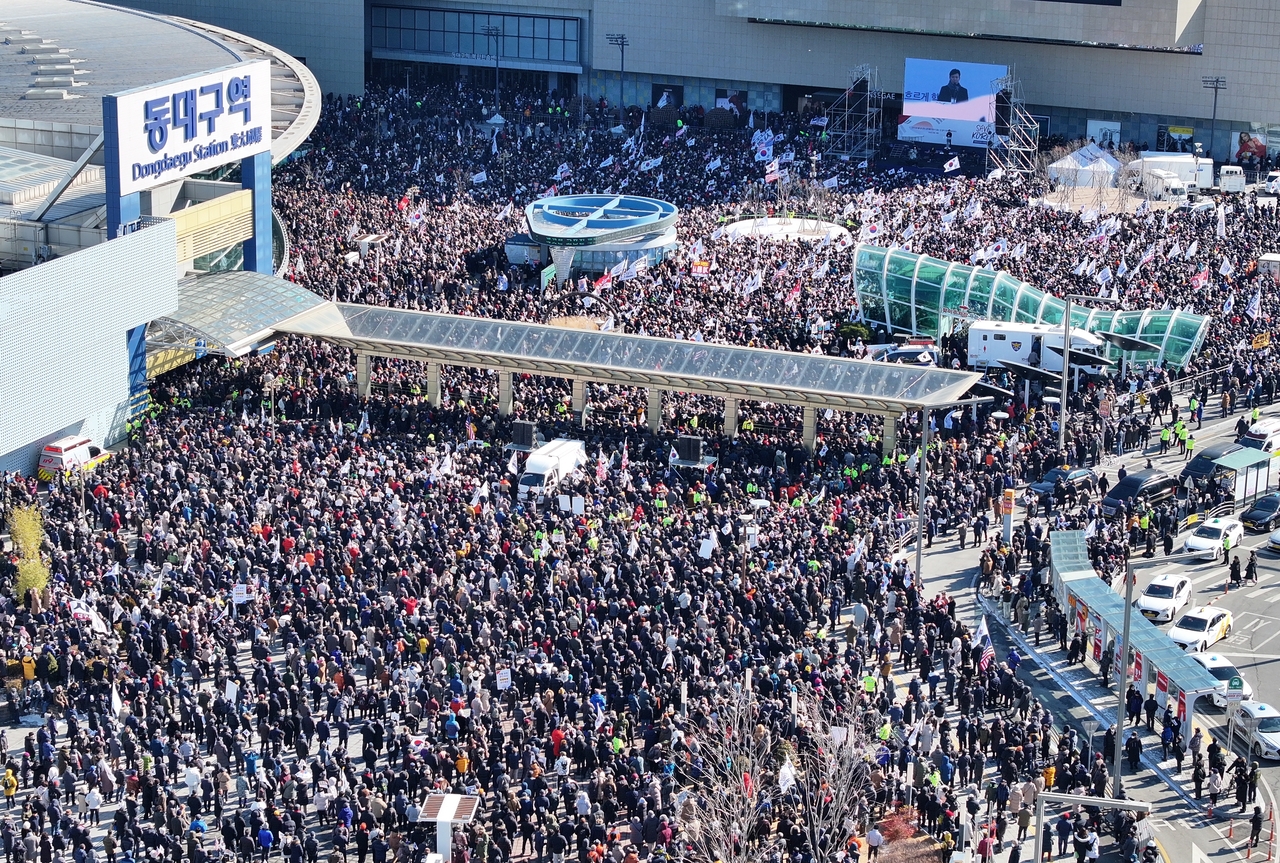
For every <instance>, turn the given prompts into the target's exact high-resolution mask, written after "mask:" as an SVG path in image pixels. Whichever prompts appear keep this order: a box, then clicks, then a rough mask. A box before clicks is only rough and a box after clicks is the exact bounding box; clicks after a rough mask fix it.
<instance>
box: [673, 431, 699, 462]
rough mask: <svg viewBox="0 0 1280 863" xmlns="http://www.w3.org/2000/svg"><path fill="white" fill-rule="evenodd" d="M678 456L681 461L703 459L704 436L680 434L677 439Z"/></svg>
mask: <svg viewBox="0 0 1280 863" xmlns="http://www.w3.org/2000/svg"><path fill="white" fill-rule="evenodd" d="M676 456H677V457H678V458H679V459H680V461H702V438H700V437H697V436H696V435H683V434H682V435H680V437H678V438H677V439H676Z"/></svg>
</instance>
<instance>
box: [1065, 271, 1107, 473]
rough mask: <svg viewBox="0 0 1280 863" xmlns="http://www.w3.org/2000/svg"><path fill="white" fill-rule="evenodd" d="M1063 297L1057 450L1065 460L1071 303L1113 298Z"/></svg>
mask: <svg viewBox="0 0 1280 863" xmlns="http://www.w3.org/2000/svg"><path fill="white" fill-rule="evenodd" d="M1063 299H1064V300H1066V303H1067V308H1066V312H1065V313H1064V314H1063V316H1062V402H1061V404H1059V406H1058V407H1059V411H1058V452H1059V453H1060V454H1061V455H1062V459H1063V461H1064V462H1065V461H1066V458H1067V393H1068V392H1069V390H1068V389H1067V381H1068V380H1069V376H1070V374H1071V303H1072V301H1075V300H1078V301H1081V302H1097V303H1109V302H1113V300H1110V299H1108V298H1106V297H1090V296H1086V295H1085V294H1067V295H1066V296H1064V297H1063Z"/></svg>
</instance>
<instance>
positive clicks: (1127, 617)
mask: <svg viewBox="0 0 1280 863" xmlns="http://www.w3.org/2000/svg"><path fill="white" fill-rule="evenodd" d="M1130 552H1132V549H1130ZM1200 555H1201V552H1186V553H1184V554H1171V555H1169V556H1167V557H1161V558H1151V559H1150V560H1140V561H1138V562H1137V563H1134V561H1133V555H1132V553H1130V556H1129V557H1128V559H1126V560H1125V562H1124V631H1123V633H1122V634H1121V636H1120V641H1119V642H1118V643H1117V644H1116V655H1117V656H1118V657H1119V658H1120V661H1119V662H1117V663H1116V744H1115V747H1114V749H1115V751H1114V752H1113V753H1112V758H1111V772H1112V778H1111V782H1112V785H1111V795H1112V796H1113V797H1119V796H1120V764H1121V761H1120V753H1122V752H1123V751H1124V741H1123V740H1122V739H1121V736H1122V734H1123V732H1124V696H1125V684H1126V683H1128V682H1129V624H1130V621H1131V619H1132V617H1133V584H1134V582H1135V581H1137V578H1138V577H1137V573H1136V572H1135V570H1138V569H1143V568H1146V567H1150V566H1164V565H1165V564H1166V563H1175V562H1177V561H1179V560H1198V559H1199V558H1200ZM1243 685H1244V684H1241V686H1242V687H1243ZM1189 706H1190V705H1189V704H1188V714H1187V718H1188V719H1190V718H1191V716H1190V709H1189Z"/></svg>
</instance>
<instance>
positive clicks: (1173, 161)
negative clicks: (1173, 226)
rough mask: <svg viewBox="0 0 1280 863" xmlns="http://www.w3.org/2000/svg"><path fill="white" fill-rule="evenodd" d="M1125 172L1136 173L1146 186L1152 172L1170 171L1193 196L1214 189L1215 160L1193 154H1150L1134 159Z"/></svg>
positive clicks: (1125, 168)
mask: <svg viewBox="0 0 1280 863" xmlns="http://www.w3.org/2000/svg"><path fill="white" fill-rule="evenodd" d="M1124 170H1125V172H1126V173H1128V172H1136V173H1137V175H1138V176H1139V178H1140V179H1141V181H1142V183H1143V184H1144V185H1145V184H1146V183H1147V175H1148V174H1150V173H1151V172H1152V171H1168V172H1169V173H1170V174H1173V175H1174V176H1175V177H1177V178H1178V179H1179V180H1181V181H1182V182H1183V185H1184V186H1185V187H1186V189H1187V193H1188V194H1191V195H1195V194H1197V193H1200V192H1207V191H1208V190H1209V189H1212V188H1213V160H1212V159H1204V158H1197V157H1196V156H1195V155H1194V154H1192V153H1148V154H1146V155H1144V156H1143V157H1142V158H1141V159H1134V160H1133V161H1132V162H1130V163H1129V164H1128V165H1126V166H1125V167H1124Z"/></svg>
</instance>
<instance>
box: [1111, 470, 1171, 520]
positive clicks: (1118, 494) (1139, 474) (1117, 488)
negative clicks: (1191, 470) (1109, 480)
mask: <svg viewBox="0 0 1280 863" xmlns="http://www.w3.org/2000/svg"><path fill="white" fill-rule="evenodd" d="M1177 493H1178V480H1177V479H1176V478H1175V477H1172V476H1169V474H1167V473H1165V472H1164V471H1162V470H1156V469H1155V468H1150V469H1148V470H1140V471H1135V472H1134V473H1131V474H1129V475H1128V476H1126V477H1125V478H1124V479H1122V480H1120V481H1119V482H1118V483H1116V484H1115V485H1113V486H1112V487H1111V490H1110V491H1108V492H1107V496H1106V497H1104V498H1103V499H1102V514H1103V515H1105V516H1112V515H1115V514H1116V512H1117V511H1118V510H1119V509H1120V505H1121V504H1122V503H1123V504H1125V505H1127V506H1129V507H1130V508H1132V507H1133V505H1134V504H1135V503H1136V502H1137V500H1138V499H1139V498H1146V501H1147V503H1148V504H1157V503H1160V502H1161V501H1164V500H1168V499H1169V498H1171V497H1173V496H1174V495H1175V494H1177Z"/></svg>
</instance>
